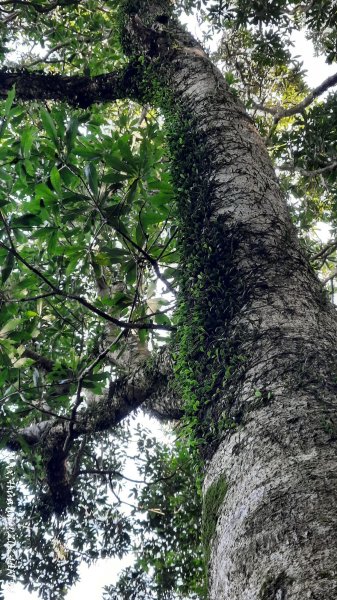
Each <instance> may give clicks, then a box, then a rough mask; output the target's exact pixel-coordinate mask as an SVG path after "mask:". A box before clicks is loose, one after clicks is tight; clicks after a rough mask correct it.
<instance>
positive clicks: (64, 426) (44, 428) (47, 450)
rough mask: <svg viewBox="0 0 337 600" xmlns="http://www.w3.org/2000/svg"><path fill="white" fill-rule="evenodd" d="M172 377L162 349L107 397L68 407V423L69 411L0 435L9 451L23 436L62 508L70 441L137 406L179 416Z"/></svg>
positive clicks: (67, 491)
mask: <svg viewBox="0 0 337 600" xmlns="http://www.w3.org/2000/svg"><path fill="white" fill-rule="evenodd" d="M172 377H173V374H172V364H171V357H170V352H169V350H168V349H167V348H162V349H161V350H160V351H159V352H158V353H157V355H156V356H155V357H152V358H151V359H150V360H148V361H146V362H145V363H144V364H143V365H142V366H141V367H138V368H137V369H135V371H134V372H132V373H128V374H126V375H124V376H122V377H120V379H118V380H116V381H113V382H111V384H110V386H109V389H108V390H107V392H106V394H105V395H103V396H101V397H97V401H95V402H94V403H93V404H90V405H89V406H86V408H82V410H80V411H79V410H78V408H79V405H80V404H79V402H78V400H79V398H77V399H76V403H75V405H74V406H76V410H74V408H73V409H72V411H71V427H70V426H69V415H68V417H67V419H65V418H63V417H58V418H54V419H48V420H46V421H43V422H41V423H37V424H35V423H33V424H32V425H29V426H28V427H25V428H22V429H19V430H17V431H12V432H10V433H9V432H8V429H5V428H2V429H0V439H6V444H5V445H6V448H7V449H9V450H13V451H18V450H20V449H21V444H20V440H23V441H24V442H25V443H26V444H28V445H29V446H30V447H31V448H32V449H37V450H38V451H39V452H41V454H42V456H43V457H44V462H45V465H46V471H47V480H48V485H49V489H50V494H51V497H52V500H53V505H54V509H55V510H56V511H62V510H63V509H64V508H65V506H67V505H68V504H69V503H70V501H71V483H73V479H72V478H71V477H70V475H69V469H68V467H67V464H66V463H67V460H68V458H69V451H70V449H71V446H72V444H71V443H70V442H73V440H75V439H77V438H79V437H80V436H83V435H84V436H86V435H89V436H90V435H93V434H95V433H96V432H99V431H107V430H111V429H113V428H114V427H115V426H116V425H118V424H119V423H121V421H122V420H123V419H124V418H125V417H127V416H128V415H129V414H131V413H132V412H133V411H135V410H136V409H137V408H138V407H140V406H143V407H144V408H145V410H147V411H149V412H151V414H155V415H157V416H160V417H161V418H167V419H177V418H180V417H181V416H182V406H181V401H180V399H179V398H178V396H177V395H176V394H175V392H174V389H173V387H172V385H171V380H172ZM65 421H67V422H65ZM75 460H76V457H75ZM77 471H78V468H77Z"/></svg>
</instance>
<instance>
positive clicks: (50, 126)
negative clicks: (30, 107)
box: [40, 108, 59, 148]
mask: <svg viewBox="0 0 337 600" xmlns="http://www.w3.org/2000/svg"><path fill="white" fill-rule="evenodd" d="M40 114H41V121H42V123H43V127H44V128H45V130H46V132H47V135H48V137H49V138H50V139H51V140H52V142H53V143H54V146H55V148H58V146H59V140H58V136H57V131H56V127H55V123H54V121H53V119H52V117H51V116H50V114H49V112H48V111H47V110H46V109H45V108H42V109H41V113H40Z"/></svg>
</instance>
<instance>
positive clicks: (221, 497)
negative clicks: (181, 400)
mask: <svg viewBox="0 0 337 600" xmlns="http://www.w3.org/2000/svg"><path fill="white" fill-rule="evenodd" d="M144 4H146V8H145V11H144V14H142V11H141V10H139V12H138V13H137V10H136V9H135V10H134V11H133V14H132V11H130V10H128V13H127V16H126V20H125V27H124V42H125V47H126V50H129V52H130V47H131V45H132V49H133V50H132V51H133V53H134V51H135V49H136V52H137V53H138V54H139V55H140V54H143V55H144V56H145V58H146V62H145V67H144V65H143V68H144V72H145V77H144V87H146V85H150V83H151V94H152V98H153V99H154V100H153V101H156V102H157V103H159V104H161V105H162V107H163V108H164V110H165V111H166V116H167V121H168V128H169V129H170V130H171V134H170V144H171V150H172V155H173V165H174V177H175V183H176V188H177V196H178V204H179V219H180V228H181V240H180V242H181V252H182V265H181V269H182V281H181V305H180V321H181V322H180V330H179V331H180V333H179V336H180V337H179V344H180V349H179V353H178V358H177V369H176V370H177V377H178V380H179V382H180V387H181V389H182V393H183V395H184V397H185V402H186V407H187V408H186V409H187V414H188V416H189V422H190V423H191V427H192V426H193V430H194V435H195V436H196V439H197V441H198V443H199V445H200V448H201V451H202V452H203V454H204V456H205V459H206V475H205V484H204V515H203V519H204V531H203V537H204V543H205V546H206V557H207V559H209V569H208V570H209V597H210V598H211V599H212V600H213V599H214V600H225V599H226V600H227V599H228V600H248V599H249V600H272V599H274V600H285V599H287V600H295V599H296V600H303V599H304V598H312V599H315V600H327V599H328V598H334V597H337V577H336V556H337V515H336V510H335V498H336V492H337V461H336V455H335V450H336V439H337V425H336V421H335V420H334V419H335V414H336V412H335V411H336V391H337V369H336V360H335V359H336V350H335V346H336V333H337V331H336V329H337V328H336V318H335V309H334V308H333V307H332V306H331V305H330V304H329V302H328V299H327V298H326V297H325V295H324V292H323V290H322V288H321V285H320V284H319V282H318V281H317V279H316V277H315V275H314V274H313V272H312V270H311V268H310V266H309V264H308V262H307V260H306V258H305V257H304V256H303V253H302V251H301V249H300V247H299V244H298V242H297V239H296V235H295V232H294V228H293V226H292V224H291V222H290V218H289V214H288V210H287V207H286V203H285V200H284V198H283V196H282V194H281V192H280V189H279V186H278V183H277V180H276V177H275V174H274V171H273V168H272V165H271V162H270V159H269V157H268V154H267V151H266V149H265V146H264V144H263V142H262V140H261V138H260V137H259V135H258V133H257V132H256V130H255V128H254V126H253V123H252V121H251V119H250V118H249V117H248V116H247V114H246V113H245V110H244V108H243V106H242V105H241V103H240V102H239V101H238V100H237V98H236V97H235V95H234V94H233V93H232V92H231V91H230V90H229V89H228V86H227V85H226V83H225V82H224V79H223V77H222V76H221V74H220V73H219V72H218V70H217V69H216V68H214V66H213V65H212V64H211V62H210V61H209V59H208V57H207V56H206V55H205V54H204V52H203V51H202V49H201V48H200V46H199V45H198V44H197V43H196V42H195V41H194V40H193V38H192V37H191V36H189V34H186V32H184V31H183V30H182V29H180V28H179V26H178V25H177V24H176V23H172V24H171V25H169V26H168V27H166V26H164V27H162V29H163V30H162V31H158V26H157V25H158V14H159V12H160V11H158V5H159V3H153V6H152V9H153V10H152V9H151V2H148V3H144ZM162 6H163V3H160V9H161V10H162ZM163 21H164V19H162V18H161V19H160V22H163ZM154 24H156V27H154ZM140 89H141V87H140ZM164 91H165V93H164Z"/></svg>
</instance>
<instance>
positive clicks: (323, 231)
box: [5, 17, 337, 600]
mask: <svg viewBox="0 0 337 600" xmlns="http://www.w3.org/2000/svg"><path fill="white" fill-rule="evenodd" d="M184 22H185V23H186V24H187V26H188V28H189V29H190V31H191V33H193V34H194V35H197V34H198V31H200V30H199V27H198V24H197V22H196V19H195V18H193V17H188V18H186V19H185V20H184ZM293 39H294V42H295V47H294V49H293V54H294V55H300V56H301V57H302V60H303V62H304V65H303V68H304V69H306V70H307V74H306V78H307V82H308V84H309V86H310V87H316V86H317V85H319V84H320V83H322V81H323V80H324V79H326V78H327V77H329V76H330V75H333V74H334V73H335V72H336V70H337V66H336V65H327V64H326V63H324V61H323V60H322V58H321V57H315V56H314V49H313V46H312V43H311V42H310V41H308V40H306V39H305V36H304V34H303V32H297V33H295V34H294V36H293ZM217 42H218V39H217V40H213V43H212V44H209V45H210V46H212V47H211V49H212V50H213V49H215V47H216V44H217ZM317 233H318V234H319V236H320V238H322V239H323V241H324V239H327V238H328V226H327V225H326V224H324V223H322V225H321V226H320V227H319V228H318V230H317ZM154 429H155V428H154V426H153V422H152V423H151V430H152V432H153V434H154V435H155V431H154ZM157 435H158V436H159V435H160V433H159V429H158V428H157ZM126 474H127V473H126ZM128 474H129V473H128ZM131 477H132V474H131ZM130 564H132V558H131V557H129V558H127V559H124V560H122V561H120V560H118V559H104V560H100V561H97V563H96V564H95V565H93V566H91V567H87V566H86V565H84V564H82V565H81V567H80V576H81V580H80V581H79V582H78V583H77V584H76V585H75V586H74V587H73V588H72V589H71V590H70V592H69V594H68V596H67V600H82V599H83V597H92V598H96V599H99V598H100V597H101V593H102V587H103V586H104V585H108V584H111V583H114V582H115V581H116V578H117V575H118V572H119V570H120V569H121V568H123V567H126V566H128V565H130ZM14 598H15V599H16V600H39V597H38V595H37V594H35V593H34V594H29V593H28V592H27V591H25V590H23V588H22V586H21V585H12V586H11V589H9V588H8V586H7V587H6V588H5V600H14Z"/></svg>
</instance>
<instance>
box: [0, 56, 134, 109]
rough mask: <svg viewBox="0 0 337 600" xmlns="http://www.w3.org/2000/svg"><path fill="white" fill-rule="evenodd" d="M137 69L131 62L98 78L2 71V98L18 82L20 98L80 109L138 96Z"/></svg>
mask: <svg viewBox="0 0 337 600" xmlns="http://www.w3.org/2000/svg"><path fill="white" fill-rule="evenodd" d="M137 82H138V71H137V68H136V66H135V65H133V64H132V63H131V64H129V65H127V66H126V67H125V68H124V69H122V70H120V71H116V72H112V73H107V74H104V75H98V76H97V77H86V76H76V75H74V76H66V75H58V74H55V75H54V74H50V73H31V72H29V71H28V70H26V69H20V70H17V71H10V70H8V69H1V70H0V98H6V96H7V94H8V92H9V90H11V89H12V88H13V86H14V85H15V89H16V96H17V98H19V99H21V100H59V101H61V102H68V103H69V104H71V105H74V106H78V107H80V108H87V107H88V106H90V105H91V104H94V103H95V102H111V101H113V100H118V99H122V98H130V97H137V89H138V86H137Z"/></svg>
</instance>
